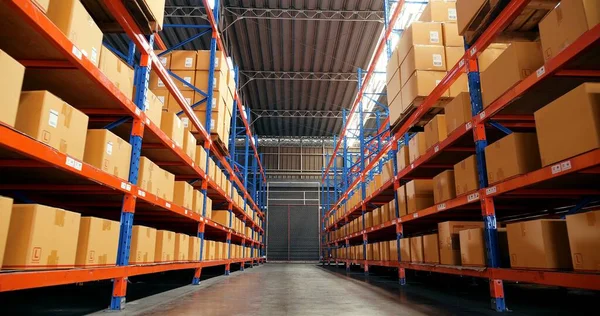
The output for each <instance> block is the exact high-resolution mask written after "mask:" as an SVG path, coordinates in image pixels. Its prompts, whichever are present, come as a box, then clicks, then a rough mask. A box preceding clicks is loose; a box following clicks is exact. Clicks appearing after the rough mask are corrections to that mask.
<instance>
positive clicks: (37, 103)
mask: <svg viewBox="0 0 600 316" xmlns="http://www.w3.org/2000/svg"><path fill="white" fill-rule="evenodd" d="M87 125H88V117H87V115H85V114H83V113H81V112H80V111H79V110H77V109H75V108H73V107H72V106H70V105H69V104H67V103H66V102H64V101H63V100H61V99H59V98H57V97H56V96H54V95H53V94H52V93H50V92H48V91H27V92H22V93H21V98H20V100H19V110H18V112H17V120H16V122H15V128H16V129H17V130H19V131H21V132H23V133H25V134H27V135H29V136H31V137H33V138H35V139H37V140H39V141H40V142H42V143H45V144H47V145H49V146H50V147H53V148H55V149H57V150H58V151H60V152H61V153H64V154H67V155H69V156H71V157H73V158H76V159H79V160H81V159H83V152H84V148H85V135H86V132H87Z"/></svg>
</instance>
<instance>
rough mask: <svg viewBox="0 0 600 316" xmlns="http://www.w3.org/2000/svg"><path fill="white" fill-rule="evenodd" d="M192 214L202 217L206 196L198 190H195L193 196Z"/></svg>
mask: <svg viewBox="0 0 600 316" xmlns="http://www.w3.org/2000/svg"><path fill="white" fill-rule="evenodd" d="M192 196H193V198H192V212H194V213H197V214H200V216H202V208H203V205H204V195H203V194H202V192H200V191H198V190H194V194H193V195H192Z"/></svg>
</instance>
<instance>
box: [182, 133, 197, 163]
mask: <svg viewBox="0 0 600 316" xmlns="http://www.w3.org/2000/svg"><path fill="white" fill-rule="evenodd" d="M196 142H197V140H196V137H195V136H194V135H193V134H192V133H190V131H189V129H187V128H186V129H185V130H184V132H183V151H184V152H185V153H186V154H187V155H188V157H190V158H192V159H194V157H196Z"/></svg>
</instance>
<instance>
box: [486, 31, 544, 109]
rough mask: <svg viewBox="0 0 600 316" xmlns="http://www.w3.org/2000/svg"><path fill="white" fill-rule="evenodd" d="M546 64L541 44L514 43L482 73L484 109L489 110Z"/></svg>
mask: <svg viewBox="0 0 600 316" xmlns="http://www.w3.org/2000/svg"><path fill="white" fill-rule="evenodd" d="M543 64H544V58H543V57H542V51H541V48H540V44H539V43H537V42H513V43H511V45H510V46H509V47H508V48H507V49H506V50H505V51H504V52H503V53H502V55H500V56H499V57H498V58H497V59H496V60H495V61H494V62H493V63H492V64H491V65H490V66H489V67H488V68H487V69H486V70H485V71H484V72H482V73H481V94H482V98H483V107H484V108H487V107H488V106H489V105H490V104H491V103H492V102H494V101H495V100H496V99H498V98H499V97H500V96H502V94H504V92H506V91H507V90H508V89H510V88H511V87H512V86H514V85H515V84H517V83H519V82H520V81H521V80H523V79H525V78H527V77H528V76H529V75H530V74H532V73H535V71H536V70H537V69H538V68H540V67H541V66H542V65H543Z"/></svg>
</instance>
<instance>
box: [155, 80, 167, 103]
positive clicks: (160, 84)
mask: <svg viewBox="0 0 600 316" xmlns="http://www.w3.org/2000/svg"><path fill="white" fill-rule="evenodd" d="M156 85H157V86H159V87H164V86H165V84H164V83H163V82H162V80H160V79H158V82H156ZM163 103H164V102H163Z"/></svg>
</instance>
